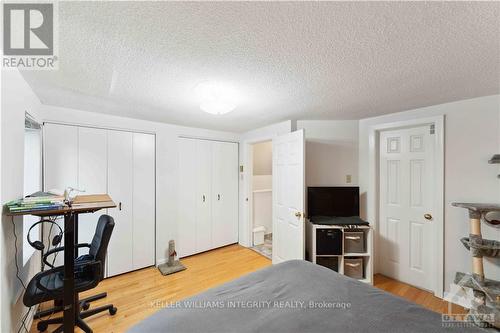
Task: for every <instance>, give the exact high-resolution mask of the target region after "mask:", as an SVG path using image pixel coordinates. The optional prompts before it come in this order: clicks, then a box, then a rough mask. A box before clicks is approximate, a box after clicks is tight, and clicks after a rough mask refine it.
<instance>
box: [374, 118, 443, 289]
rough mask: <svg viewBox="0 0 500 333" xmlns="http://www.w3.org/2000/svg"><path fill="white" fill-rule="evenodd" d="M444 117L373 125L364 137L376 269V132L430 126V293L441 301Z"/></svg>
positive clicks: (377, 245)
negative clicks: (432, 184) (432, 148)
mask: <svg viewBox="0 0 500 333" xmlns="http://www.w3.org/2000/svg"><path fill="white" fill-rule="evenodd" d="M444 121H445V117H444V115H440V116H435V117H428V118H417V119H411V120H403V121H397V122H390V123H383V124H377V125H373V126H371V127H370V129H369V137H368V152H369V158H368V172H369V175H368V180H369V182H368V198H367V199H368V200H367V204H368V205H367V218H368V221H372V222H373V225H374V231H375V237H374V243H375V244H374V245H375V246H374V253H375V256H374V258H375V267H376V268H377V269H378V257H377V254H378V253H379V246H380V245H379V241H378V238H379V232H378V230H379V223H380V221H379V197H380V188H379V138H380V132H381V131H385V130H395V129H402V128H411V127H417V126H425V125H434V129H435V135H434V140H435V144H436V150H435V175H436V183H435V188H434V193H436V196H435V203H434V205H435V207H436V213H435V214H434V215H435V216H434V223H433V224H432V226H433V232H434V233H435V234H436V235H437V237H436V239H437V240H438V244H436V253H435V256H433V258H434V263H433V275H434V278H433V279H432V280H433V281H434V283H433V291H434V295H435V296H436V297H440V298H443V291H444Z"/></svg>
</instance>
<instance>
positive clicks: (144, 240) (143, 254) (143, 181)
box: [132, 133, 156, 269]
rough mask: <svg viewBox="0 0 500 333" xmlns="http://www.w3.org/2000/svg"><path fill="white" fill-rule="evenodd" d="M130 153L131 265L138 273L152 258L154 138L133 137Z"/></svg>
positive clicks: (136, 134) (152, 263) (140, 135)
mask: <svg viewBox="0 0 500 333" xmlns="http://www.w3.org/2000/svg"><path fill="white" fill-rule="evenodd" d="M133 152H134V159H133V161H134V162H133V171H134V184H133V209H132V211H133V225H134V232H133V252H134V256H133V262H134V269H139V268H143V267H147V266H151V265H154V258H155V168H156V167H155V136H154V135H151V134H142V133H134V134H133Z"/></svg>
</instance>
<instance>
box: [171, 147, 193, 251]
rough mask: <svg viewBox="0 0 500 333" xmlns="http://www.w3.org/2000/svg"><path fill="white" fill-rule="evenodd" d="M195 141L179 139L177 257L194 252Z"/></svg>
mask: <svg viewBox="0 0 500 333" xmlns="http://www.w3.org/2000/svg"><path fill="white" fill-rule="evenodd" d="M196 142H197V140H194V139H184V138H182V139H179V201H178V207H179V210H178V219H177V225H178V229H177V230H178V236H177V240H176V244H175V246H176V248H177V253H178V255H179V257H186V256H190V255H192V254H194V253H196V215H197V214H196V209H195V207H196V203H197V200H198V194H197V192H196V177H195V176H194V175H196V168H197V165H196V161H197V158H196Z"/></svg>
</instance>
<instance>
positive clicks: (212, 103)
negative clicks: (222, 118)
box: [195, 81, 238, 115]
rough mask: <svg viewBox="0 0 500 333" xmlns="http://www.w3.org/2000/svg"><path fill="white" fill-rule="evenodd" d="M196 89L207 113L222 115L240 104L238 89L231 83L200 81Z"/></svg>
mask: <svg viewBox="0 0 500 333" xmlns="http://www.w3.org/2000/svg"><path fill="white" fill-rule="evenodd" d="M195 90H196V95H197V98H198V102H199V103H200V109H201V110H203V111H205V112H207V113H210V114H215V115H222V114H226V113H229V112H231V111H233V110H234V109H236V107H237V106H238V94H237V91H236V89H234V87H233V86H232V85H231V84H229V83H224V82H220V81H204V82H201V83H199V84H198V85H197V86H196V88H195Z"/></svg>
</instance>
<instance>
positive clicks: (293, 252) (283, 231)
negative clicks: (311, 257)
mask: <svg viewBox="0 0 500 333" xmlns="http://www.w3.org/2000/svg"><path fill="white" fill-rule="evenodd" d="M304 156H305V148H304V130H299V131H295V132H292V133H289V134H285V135H282V136H279V137H277V138H275V139H273V264H275V263H280V262H283V261H286V260H292V259H304V252H305V247H304V246H305V240H304V237H305V236H304V229H305V225H304V192H305V189H304V187H305V180H304V177H305V164H304V163H305V160H304Z"/></svg>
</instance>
